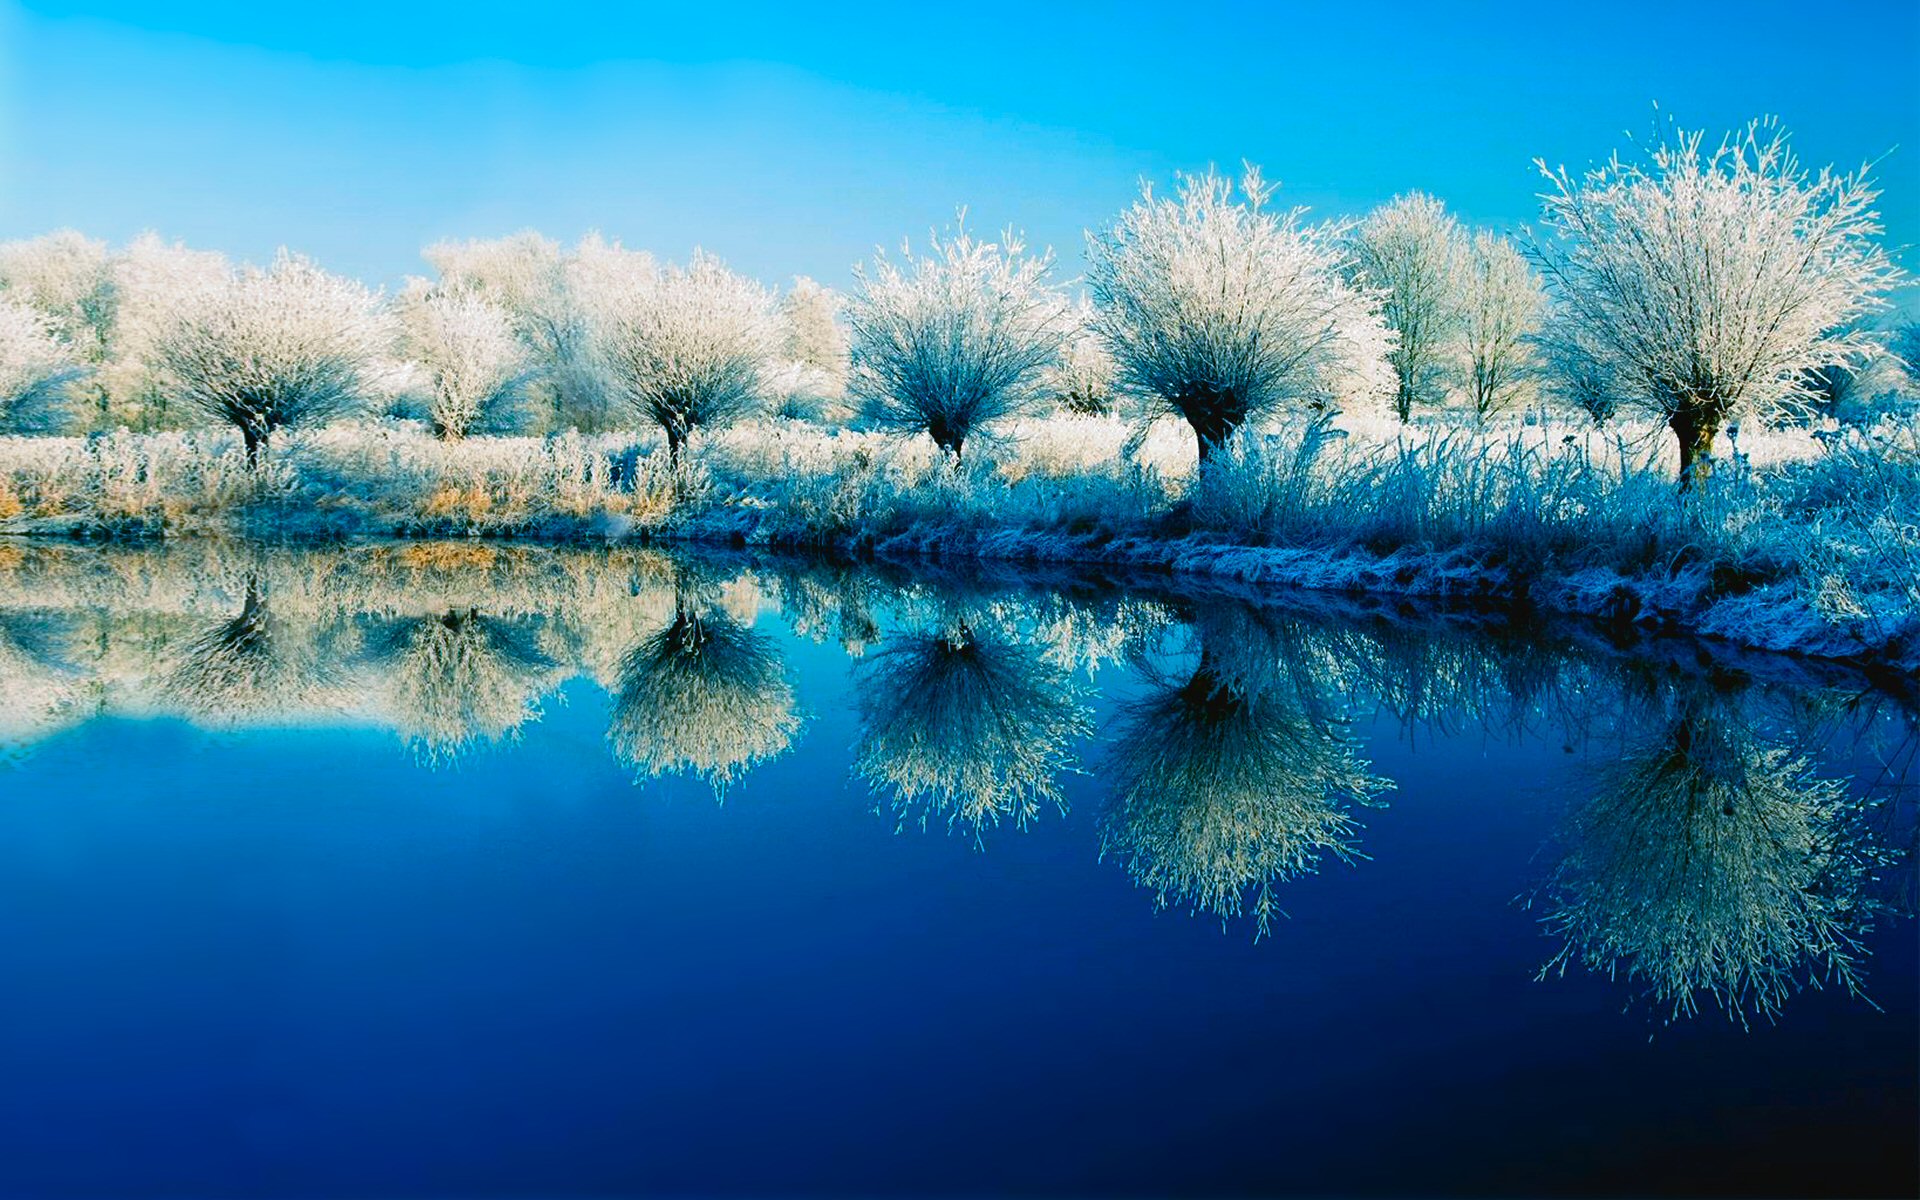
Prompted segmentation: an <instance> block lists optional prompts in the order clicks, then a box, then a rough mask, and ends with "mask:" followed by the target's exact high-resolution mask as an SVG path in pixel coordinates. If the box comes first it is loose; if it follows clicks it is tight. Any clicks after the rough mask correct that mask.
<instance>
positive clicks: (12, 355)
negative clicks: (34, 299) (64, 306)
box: [0, 297, 82, 433]
mask: <svg viewBox="0 0 1920 1200" xmlns="http://www.w3.org/2000/svg"><path fill="white" fill-rule="evenodd" d="M81 374H82V369H81V367H80V366H79V364H77V363H76V362H74V360H73V356H72V353H71V351H70V350H69V349H68V348H67V346H65V345H64V344H63V343H62V342H61V341H60V340H59V339H58V338H57V337H55V336H54V332H53V323H52V322H51V321H49V320H48V319H47V318H46V317H45V316H43V315H41V314H40V313H38V312H35V311H34V310H33V309H30V308H28V307H27V306H26V305H24V304H19V303H16V302H14V301H12V300H9V299H6V298H4V297H0V433H39V432H44V431H47V430H50V429H52V428H54V427H57V426H58V425H60V424H61V423H62V421H63V420H64V419H65V416H66V413H65V411H64V410H65V406H66V403H67V388H68V385H69V384H71V383H72V382H73V381H74V380H75V379H77V378H78V377H79V376H80V375H81Z"/></svg>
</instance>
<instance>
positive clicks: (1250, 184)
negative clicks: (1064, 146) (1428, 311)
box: [1087, 168, 1391, 460]
mask: <svg viewBox="0 0 1920 1200" xmlns="http://www.w3.org/2000/svg"><path fill="white" fill-rule="evenodd" d="M1271 194H1272V189H1271V188H1270V187H1268V186H1267V185H1266V184H1265V183H1264V182H1262V181H1261V178H1260V175H1259V173H1258V172H1257V171H1255V170H1253V169H1251V168H1250V169H1249V170H1248V171H1247V174H1246V177H1245V179H1244V180H1243V181H1242V183H1241V186H1240V194H1239V196H1238V197H1236V196H1235V193H1234V186H1233V184H1232V182H1231V181H1229V180H1227V179H1225V178H1223V177H1222V176H1220V175H1217V174H1214V173H1211V172H1210V173H1208V174H1206V175H1198V176H1185V177H1183V178H1182V179H1181V181H1180V186H1179V192H1178V195H1177V196H1176V197H1175V198H1173V199H1171V200H1168V199H1162V198H1160V197H1157V196H1155V195H1154V194H1153V192H1152V190H1151V189H1148V191H1147V192H1146V194H1145V195H1143V196H1142V197H1141V199H1140V200H1139V201H1138V202H1137V203H1135V204H1134V205H1133V207H1132V208H1130V209H1128V210H1127V211H1126V212H1125V213H1124V214H1122V215H1121V216H1120V218H1119V219H1118V220H1117V221H1116V222H1115V223H1114V224H1113V225H1112V226H1111V227H1109V228H1108V229H1106V230H1104V231H1102V232H1099V233H1092V234H1089V235H1088V238H1087V257H1088V265H1087V283H1088V288H1089V290H1090V291H1091V292H1092V295H1093V299H1094V306H1095V311H1096V314H1097V315H1096V321H1095V323H1096V328H1097V329H1098V330H1099V332H1100V335H1101V337H1102V339H1103V340H1104V341H1105V342H1106V345H1107V348H1108V349H1109V350H1110V351H1111V352H1112V354H1113V357H1114V360H1115V362H1116V363H1117V364H1118V366H1119V380H1120V383H1121V385H1122V386H1123V387H1125V388H1126V389H1127V390H1128V391H1130V392H1136V393H1138V394H1140V395H1141V396H1142V397H1145V398H1147V399H1148V400H1150V401H1151V402H1153V403H1157V404H1159V405H1161V406H1163V407H1164V408H1165V409H1166V410H1167V411H1169V412H1171V413H1173V414H1175V415H1178V416H1180V417H1182V418H1184V419H1185V420H1186V421H1187V423H1188V424H1189V425H1191V426H1192V427H1193V432H1194V437H1195V438H1196V440H1197V441H1198V443H1199V447H1200V455H1201V458H1202V459H1203V460H1204V459H1205V458H1206V457H1207V456H1209V455H1211V454H1212V453H1213V451H1215V450H1216V449H1218V448H1219V447H1220V446H1221V445H1223V444H1224V443H1225V442H1226V440H1227V438H1228V437H1230V436H1231V435H1232V434H1233V432H1234V431H1235V430H1236V429H1238V428H1240V427H1241V426H1242V425H1244V424H1245V423H1246V422H1248V421H1249V420H1252V419H1254V418H1256V417H1260V416H1263V415H1266V414H1268V413H1272V412H1274V411H1276V410H1278V409H1280V408H1281V407H1282V406H1283V405H1285V404H1287V403H1288V402H1290V401H1292V402H1296V403H1300V404H1303V405H1309V406H1316V405H1324V404H1326V403H1328V402H1331V401H1335V400H1340V399H1345V398H1350V397H1353V396H1355V395H1361V394H1373V393H1375V392H1377V391H1378V390H1381V389H1382V388H1383V386H1384V387H1389V388H1390V386H1391V384H1390V379H1391V373H1390V371H1388V369H1387V364H1386V361H1385V358H1384V352H1385V350H1386V349H1387V348H1388V346H1389V345H1390V338H1389V336H1388V334H1387V333H1386V332H1385V328H1384V326H1383V325H1382V324H1381V321H1380V317H1379V314H1378V311H1377V304H1376V302H1375V300H1374V298H1373V297H1372V296H1371V295H1369V294H1368V293H1366V292H1365V291H1362V290H1359V289H1356V288H1354V287H1352V286H1351V285H1350V284H1349V283H1348V282H1347V280H1346V279H1345V278H1344V276H1343V270H1342V268H1343V267H1344V266H1345V251H1344V248H1343V243H1344V232H1345V231H1344V230H1343V229H1341V228H1339V227H1337V226H1317V227H1316V226H1308V225H1307V224H1306V223H1305V220H1304V212H1303V210H1299V209H1295V210H1293V211H1290V212H1286V213H1278V212H1274V211H1271V210H1269V209H1268V208H1267V207H1266V203H1267V200H1268V199H1269V198H1270V196H1271Z"/></svg>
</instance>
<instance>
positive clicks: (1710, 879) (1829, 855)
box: [1536, 694, 1887, 1023]
mask: <svg viewBox="0 0 1920 1200" xmlns="http://www.w3.org/2000/svg"><path fill="white" fill-rule="evenodd" d="M1633 719H1634V720H1636V721H1638V722H1641V723H1642V725H1641V727H1640V728H1639V729H1638V730H1636V731H1632V732H1630V733H1629V741H1628V745H1627V747H1626V749H1625V750H1624V752H1623V753H1622V754H1621V755H1620V756H1619V758H1618V761H1617V762H1616V763H1612V764H1610V765H1609V766H1607V767H1606V768H1603V769H1602V770H1601V771H1600V772H1599V773H1598V778H1597V780H1596V785H1595V787H1594V790H1593V793H1592V795H1591V796H1590V798H1589V799H1588V800H1587V801H1586V802H1585V803H1584V804H1583V805H1581V806H1580V807H1578V808H1577V809H1576V810H1575V812H1574V815H1573V817H1572V819H1571V821H1570V823H1569V827H1568V828H1567V830H1566V831H1565V834H1564V840H1565V842H1566V844H1567V847H1568V848H1567V852H1566V856H1565V858H1564V859H1563V860H1562V861H1561V862H1560V864H1559V866H1558V867H1557V868H1556V870H1555V871H1554V873H1553V875H1552V877H1551V879H1550V880H1549V881H1548V883H1547V884H1546V885H1545V886H1544V887H1543V888H1542V889H1541V893H1540V895H1539V897H1537V898H1536V899H1537V900H1538V901H1539V902H1541V903H1543V905H1544V908H1545V912H1546V915H1545V917H1544V925H1545V927H1546V929H1547V930H1548V932H1549V933H1550V934H1552V935H1553V936H1555V937H1556V938H1558V939H1560V941H1561V942H1562V945H1561V948H1560V950H1559V952H1558V953H1557V954H1555V955H1554V956H1553V958H1552V959H1551V960H1550V961H1549V962H1548V963H1547V965H1546V966H1545V967H1543V968H1542V971H1541V974H1542V976H1545V975H1547V974H1548V973H1551V972H1564V971H1565V970H1566V968H1567V966H1568V964H1570V963H1578V964H1580V965H1582V966H1585V967H1586V968H1588V969H1589V970H1593V971H1599V972H1605V973H1606V974H1607V975H1609V976H1615V975H1619V976H1624V977H1625V978H1627V979H1628V980H1630V981H1634V982H1636V983H1638V984H1639V985H1640V986H1642V987H1643V988H1644V990H1645V991H1646V992H1647V994H1648V995H1649V996H1650V997H1651V998H1652V1000H1653V1001H1654V1002H1655V1003H1657V1004H1660V1005H1663V1006H1665V1007H1666V1009H1667V1015H1668V1017H1669V1019H1671V1018H1674V1017H1681V1016H1691V1015H1693V1014H1694V1013H1695V1012H1697V1011H1698V1008H1699V1002H1700V998H1701V997H1703V996H1705V997H1709V998H1711V1000H1712V1001H1713V1002H1715V1003H1717V1004H1718V1005H1719V1006H1720V1007H1721V1008H1722V1009H1723V1010H1724V1011H1726V1012H1727V1013H1728V1015H1729V1016H1732V1017H1735V1018H1737V1019H1739V1020H1740V1021H1741V1022H1742V1023H1744V1022H1745V1020H1746V1018H1747V1015H1748V1014H1749V1013H1752V1014H1758V1015H1762V1016H1767V1017H1771V1016H1773V1015H1774V1014H1775V1013H1777V1012H1778V1011H1779V1009H1780V1006H1781V1005H1782V1004H1783V1003H1784V1002H1785V1001H1786V999H1787V998H1788V997H1789V996H1790V995H1791V994H1792V993H1793V992H1794V991H1795V990H1797V989H1798V988H1799V987H1800V986H1801V985H1802V983H1803V981H1806V980H1812V981H1814V982H1819V981H1820V980H1822V979H1831V980H1836V981H1838V982H1840V983H1841V984H1842V985H1843V986H1845V987H1847V988H1848V989H1850V990H1851V989H1853V988H1856V987H1857V986H1858V983H1859V971H1860V966H1859V959H1860V957H1861V955H1862V953H1863V950H1862V942H1863V938H1864V936H1865V934H1866V933H1867V932H1868V930H1869V929H1870V928H1871V926H1872V921H1873V916H1874V913H1875V906H1874V904H1873V903H1872V901H1871V899H1870V897H1869V895H1868V893H1867V886H1868V884H1869V882H1870V881H1871V879H1872V877H1873V875H1874V873H1875V872H1876V871H1877V870H1878V869H1879V868H1880V867H1881V866H1883V865H1884V864H1885V862H1886V861H1887V858H1886V855H1885V852H1884V850H1883V848H1882V847H1880V846H1879V845H1878V843H1877V840H1876V839H1875V838H1874V837H1873V836H1872V834H1871V832H1870V831H1869V830H1868V829H1867V828H1865V827H1864V826H1863V824H1862V822H1861V821H1860V819H1859V818H1860V816H1861V809H1860V806H1859V803H1858V802H1857V801H1856V800H1854V799H1853V798H1852V797H1851V796H1850V794H1849V792H1848V789H1847V786H1846V784H1845V783H1844V782H1842V781H1840V780H1836V779H1827V778H1823V777H1821V776H1820V775H1819V774H1817V773H1816V771H1815V769H1814V767H1813V764H1812V763H1811V762H1810V761H1809V760H1808V759H1807V758H1806V757H1805V756H1804V755H1802V754H1799V753H1796V752H1794V751H1793V750H1791V749H1789V748H1788V747H1786V746H1783V745H1780V744H1777V743H1775V742H1773V741H1770V740H1768V739H1764V738H1762V737H1761V736H1760V735H1759V734H1757V733H1756V732H1755V730H1754V728H1753V726H1752V725H1751V724H1750V723H1749V722H1748V721H1747V720H1746V719H1745V718H1744V716H1743V715H1742V714H1741V713H1740V712H1739V711H1738V709H1737V702H1736V701H1735V700H1734V699H1730V698H1727V697H1721V696H1718V695H1714V694H1683V695H1681V696H1679V697H1677V698H1676V699H1675V700H1674V701H1673V702H1672V703H1671V704H1662V705H1659V706H1657V707H1656V708H1655V709H1654V711H1653V712H1652V713H1651V714H1650V715H1640V714H1636V716H1635V717H1634V718H1633Z"/></svg>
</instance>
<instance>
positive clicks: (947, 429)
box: [927, 417, 967, 462]
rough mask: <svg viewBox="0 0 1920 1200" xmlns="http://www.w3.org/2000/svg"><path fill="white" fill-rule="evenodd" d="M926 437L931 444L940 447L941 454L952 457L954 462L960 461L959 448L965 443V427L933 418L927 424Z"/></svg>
mask: <svg viewBox="0 0 1920 1200" xmlns="http://www.w3.org/2000/svg"><path fill="white" fill-rule="evenodd" d="M927 436H929V437H931V438H932V439H933V444H934V445H936V446H938V447H940V450H941V453H943V454H951V455H953V458H954V461H955V462H958V461H959V460H960V448H961V447H962V446H964V445H965V444H966V441H967V427H966V426H965V425H960V424H956V423H953V422H949V421H948V420H947V419H946V418H945V417H935V418H933V419H932V420H931V421H928V422H927Z"/></svg>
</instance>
